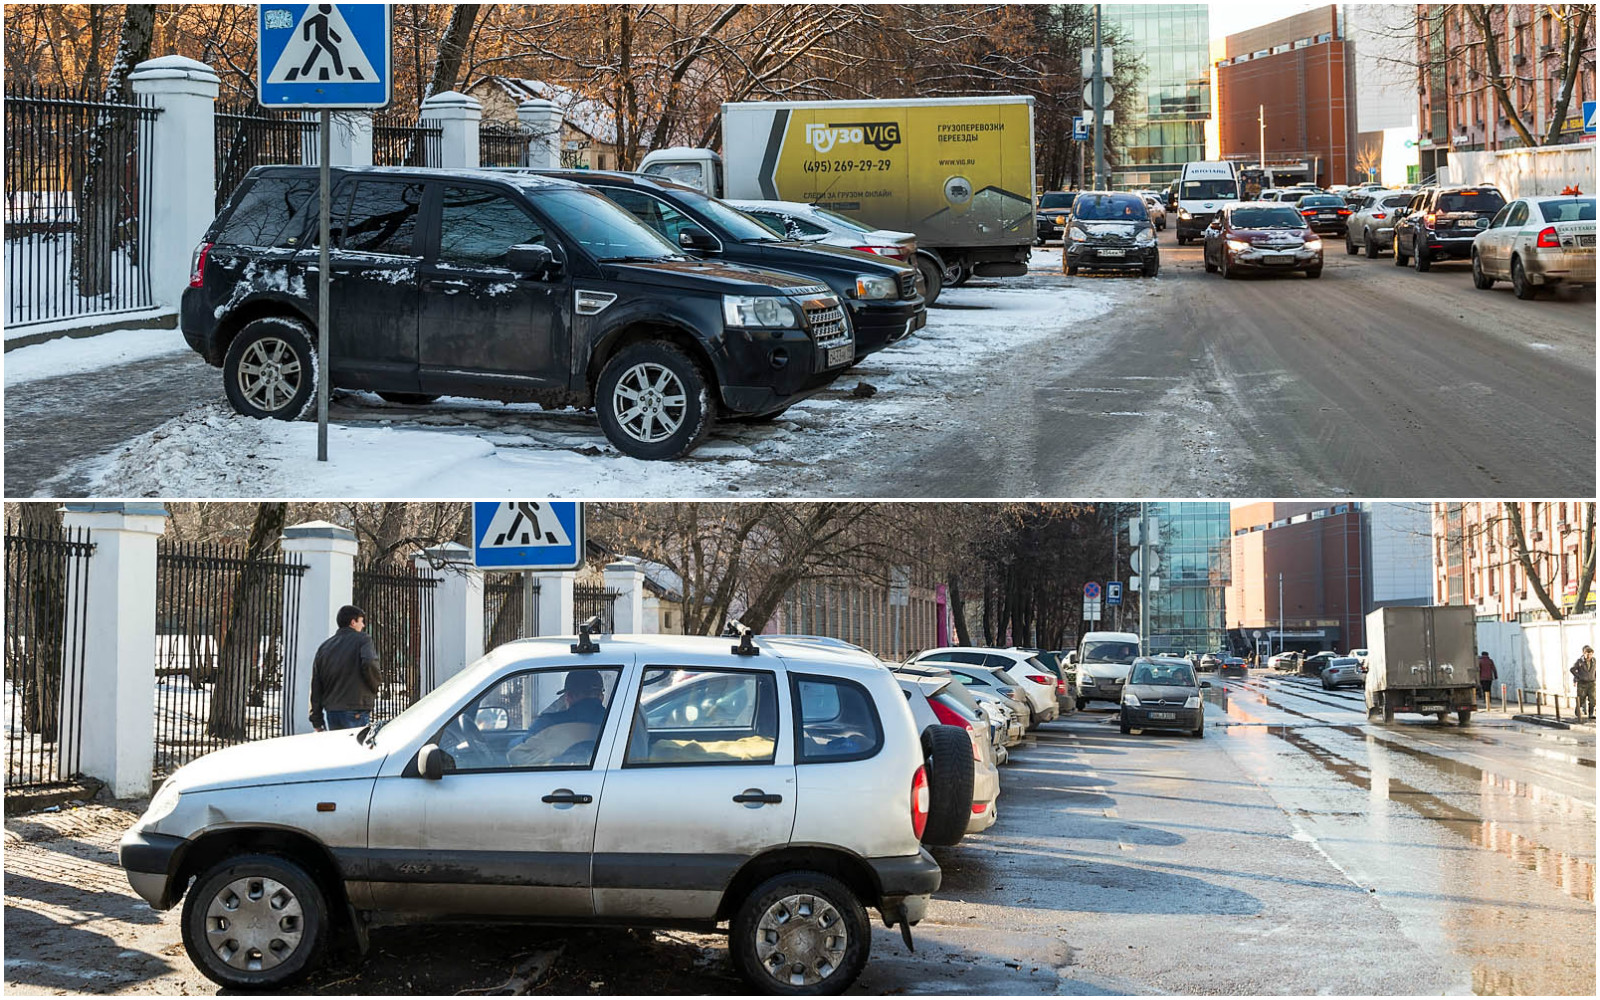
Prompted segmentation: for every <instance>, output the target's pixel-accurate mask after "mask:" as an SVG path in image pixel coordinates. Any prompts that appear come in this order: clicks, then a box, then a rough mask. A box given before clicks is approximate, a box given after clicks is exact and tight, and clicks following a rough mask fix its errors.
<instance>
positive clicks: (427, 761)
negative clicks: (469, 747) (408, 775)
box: [417, 743, 444, 781]
mask: <svg viewBox="0 0 1600 1000" xmlns="http://www.w3.org/2000/svg"><path fill="white" fill-rule="evenodd" d="M417 772H418V773H419V774H421V775H422V776H423V777H424V778H427V779H428V780H429V781H438V780H439V779H440V778H442V777H444V751H443V750H440V749H439V745H438V744H437V743H429V744H428V745H427V746H424V747H423V748H422V749H421V750H420V751H418V752H417Z"/></svg>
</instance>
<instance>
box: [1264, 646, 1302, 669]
mask: <svg viewBox="0 0 1600 1000" xmlns="http://www.w3.org/2000/svg"><path fill="white" fill-rule="evenodd" d="M1303 659H1305V654H1304V653H1302V652H1300V651H1299V650H1296V649H1291V650H1287V651H1285V652H1282V653H1273V654H1272V655H1271V656H1269V657H1267V666H1268V667H1270V668H1271V669H1273V670H1287V671H1290V672H1295V671H1298V670H1299V667H1300V661H1301V660H1303Z"/></svg>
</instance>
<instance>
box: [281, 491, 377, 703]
mask: <svg viewBox="0 0 1600 1000" xmlns="http://www.w3.org/2000/svg"><path fill="white" fill-rule="evenodd" d="M282 547H283V551H284V552H285V553H286V554H287V555H288V556H289V561H290V562H298V563H300V564H302V565H304V566H305V567H306V572H305V575H304V576H302V577H301V578H300V608H299V612H300V614H299V622H298V624H297V629H296V632H295V652H294V664H293V670H291V671H290V674H289V677H288V678H286V679H285V681H284V683H286V684H288V685H289V718H288V719H287V720H285V721H286V723H287V727H288V729H289V731H290V732H292V733H309V732H311V719H310V712H311V663H312V661H313V660H314V659H315V658H316V655H317V647H318V646H320V645H322V643H323V642H324V641H325V640H326V639H327V638H328V637H329V636H330V635H333V633H335V632H337V631H338V630H339V609H340V608H342V607H344V606H345V605H346V604H349V603H350V600H351V593H352V588H353V587H354V577H355V571H356V553H357V552H358V551H359V550H360V546H358V545H357V544H356V533H355V532H353V531H351V530H350V529H349V528H344V527H340V526H339V525H337V524H330V523H329V522H327V521H308V522H306V523H305V524H295V525H291V526H289V527H287V528H285V529H283V546H282Z"/></svg>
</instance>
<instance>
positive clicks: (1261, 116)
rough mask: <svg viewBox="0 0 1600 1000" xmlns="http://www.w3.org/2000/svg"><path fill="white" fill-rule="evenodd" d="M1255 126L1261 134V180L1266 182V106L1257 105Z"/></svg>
mask: <svg viewBox="0 0 1600 1000" xmlns="http://www.w3.org/2000/svg"><path fill="white" fill-rule="evenodd" d="M1256 126H1257V127H1258V128H1259V129H1260V134H1261V163H1260V166H1261V179H1262V180H1266V177H1267V106H1266V105H1265V104H1257V105H1256Z"/></svg>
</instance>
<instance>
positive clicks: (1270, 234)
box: [1228, 229, 1317, 246]
mask: <svg viewBox="0 0 1600 1000" xmlns="http://www.w3.org/2000/svg"><path fill="white" fill-rule="evenodd" d="M1316 235H1317V234H1316V233H1315V232H1313V231H1312V230H1310V229H1234V230H1230V231H1229V232H1228V238H1229V239H1231V240H1244V241H1245V242H1247V243H1250V244H1252V245H1254V244H1258V243H1259V244H1263V245H1266V246H1273V245H1283V246H1294V245H1295V244H1299V243H1304V242H1305V241H1306V240H1309V239H1312V238H1314V237H1316Z"/></svg>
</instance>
